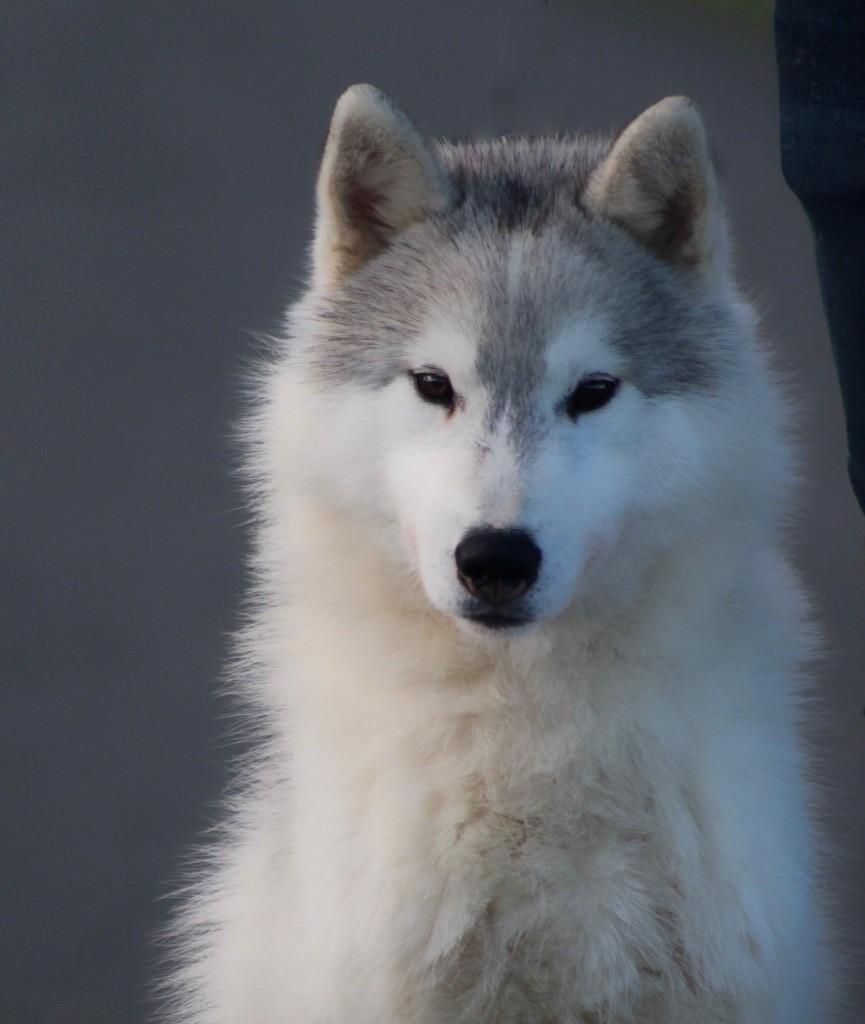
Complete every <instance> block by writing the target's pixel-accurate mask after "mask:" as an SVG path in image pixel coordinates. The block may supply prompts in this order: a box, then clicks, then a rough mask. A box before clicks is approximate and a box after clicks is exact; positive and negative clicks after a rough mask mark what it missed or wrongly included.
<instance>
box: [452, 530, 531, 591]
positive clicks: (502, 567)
mask: <svg viewBox="0 0 865 1024" xmlns="http://www.w3.org/2000/svg"><path fill="white" fill-rule="evenodd" d="M454 557H455V558H456V563H457V576H458V577H459V581H460V583H462V585H463V586H464V587H465V588H466V590H467V591H468V592H469V593H470V594H471V595H472V597H478V598H480V599H481V600H482V601H486V602H487V604H504V603H505V602H506V601H514V600H516V598H518V597H522V596H523V594H525V592H526V591H527V590H528V589H529V587H531V585H532V584H533V583H534V582H535V580H536V579H537V578H538V569H540V567H541V552H540V548H538V546H537V544H535V542H534V541H533V540H532V538H531V537H530V536H529V534H528V533H526V531H525V530H492V529H479V530H471V531H469V533H467V534H466V535H465V537H463V539H462V540H461V541H460V542H459V544H457V548H456V551H455V552H454Z"/></svg>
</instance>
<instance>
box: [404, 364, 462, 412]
mask: <svg viewBox="0 0 865 1024" xmlns="http://www.w3.org/2000/svg"><path fill="white" fill-rule="evenodd" d="M409 376H410V377H411V378H412V380H414V386H415V390H416V391H417V393H418V394H419V395H420V396H421V398H422V399H423V400H424V401H425V402H432V404H433V405H444V406H446V407H447V408H449V409H452V408H453V404H454V389H453V387H452V386H451V382H450V380H449V378H448V376H447V374H445V373H439V372H438V371H437V370H415V371H412V372H411V373H410V374H409Z"/></svg>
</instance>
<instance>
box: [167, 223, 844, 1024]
mask: <svg viewBox="0 0 865 1024" xmlns="http://www.w3.org/2000/svg"><path fill="white" fill-rule="evenodd" d="M524 258H525V253H524V250H523V245H522V242H521V241H520V240H517V241H515V243H514V248H513V251H512V254H511V259H510V261H509V264H508V281H509V287H510V289H511V292H513V291H514V289H516V288H517V287H518V280H519V277H520V274H521V267H522V261H523V260H524ZM314 302H315V297H314V296H313V297H311V298H310V299H308V300H306V301H305V303H302V304H300V305H299V306H298V307H297V308H296V309H295V311H294V312H293V314H292V333H293V334H294V336H295V337H297V338H300V339H302V338H303V337H304V332H305V322H306V319H305V318H307V317H308V316H310V315H311V312H310V311H311V309H312V305H314ZM737 309H738V313H737V315H738V316H739V318H740V321H741V329H742V331H743V334H745V335H748V334H750V332H751V331H752V327H751V324H750V318H749V316H748V314H747V312H746V311H745V310H744V307H737ZM605 331H606V325H605V324H604V322H603V321H602V320H599V319H598V318H597V317H589V316H586V317H580V316H579V315H576V314H575V315H574V316H572V317H571V318H570V319H569V320H568V321H567V322H566V323H564V324H563V325H562V326H561V328H560V330H559V332H558V334H557V335H556V336H555V337H554V338H551V339H550V341H549V343H548V346H547V351H546V360H547V375H546V378H545V381H544V383H543V386H542V387H541V389H540V392H539V397H538V398H537V403H538V410H539V412H538V417H539V422H540V423H541V428H540V429H539V430H538V433H537V440H536V442H534V443H533V445H532V446H531V447H530V449H529V450H528V451H522V452H521V454H516V453H517V448H518V446H517V445H515V438H513V437H512V436H510V433H509V423H508V419H507V417H504V418H503V419H501V420H499V421H498V424H497V426H496V428H495V429H494V430H492V431H490V430H487V428H486V427H485V425H484V424H485V419H484V412H485V409H486V403H487V402H488V400H489V395H488V394H487V393H486V392H485V390H484V386H483V384H482V382H481V381H480V380H479V379H477V377H476V374H475V368H474V352H475V344H476V341H475V339H474V338H473V337H472V336H471V333H470V332H469V331H467V329H466V327H465V324H464V323H463V324H462V325H460V323H457V322H456V321H454V320H449V319H448V317H447V316H446V315H445V314H444V313H443V314H442V315H441V316H439V317H434V318H433V319H432V320H431V322H430V323H429V324H428V325H427V327H426V328H425V330H423V331H421V332H420V333H419V334H418V337H417V338H416V339H414V341H413V342H412V343H411V345H410V347H409V349H408V351H407V355H406V360H407V367H406V368H407V369H409V368H411V367H413V366H414V367H416V366H422V365H431V366H436V367H441V368H443V369H445V370H446V371H447V372H448V373H449V374H450V375H451V378H452V380H453V383H454V387H455V389H456V390H457V392H458V393H459V395H460V396H461V398H462V399H463V403H464V404H463V405H462V407H461V408H460V409H459V410H458V412H457V413H455V414H454V416H453V417H451V418H450V419H447V418H445V417H444V416H443V415H442V411H441V409H440V408H437V407H435V406H431V405H429V404H428V403H424V402H422V401H421V400H419V398H418V396H417V395H416V394H415V392H414V389H413V386H412V383H411V380H410V379H409V377H408V376H407V374H406V373H400V374H399V375H398V376H397V377H396V378H395V379H394V380H393V381H392V383H390V384H389V385H387V386H386V387H385V388H383V389H378V390H373V389H364V388H357V389H351V388H345V387H341V388H322V387H311V386H310V384H309V382H308V380H307V379H306V377H305V376H304V373H303V371H302V367H301V366H300V364H299V363H298V361H297V360H291V359H285V360H280V361H279V362H278V364H277V365H276V366H274V367H273V370H272V374H271V376H270V377H269V378H268V381H267V384H266V394H265V397H264V401H263V403H262V407H261V411H260V412H259V415H258V419H257V421H256V425H255V427H254V438H255V443H256V444H257V449H256V451H257V454H256V456H255V459H256V463H255V468H256V472H257V474H258V478H259V481H260V491H261V494H262V498H261V501H262V509H261V513H262V527H261V534H260V539H259V556H258V564H259V569H260V571H261V574H262V580H261V584H260V587H261V593H263V595H264V596H263V597H261V599H260V600H261V609H260V611H259V612H258V614H257V619H256V624H255V626H254V628H253V629H252V630H251V631H250V633H249V636H248V638H247V642H248V646H249V648H250V650H251V652H252V659H253V668H252V670H251V677H253V678H254V684H255V686H256V687H257V688H258V696H259V700H260V704H261V706H262V707H263V708H264V710H265V716H266V725H267V728H268V731H269V734H270V736H271V740H270V741H269V744H268V746H267V751H266V756H264V757H262V758H260V759H259V760H257V761H256V763H255V766H254V769H253V774H252V782H251V783H250V784H248V785H247V786H246V787H245V788H244V790H243V795H242V799H241V802H240V808H239V811H238V813H237V816H236V820H235V821H234V823H233V825H232V826H231V828H230V829H229V832H228V836H227V838H226V840H225V842H224V843H223V845H222V847H221V848H220V852H219V853H218V855H217V860H216V867H215V869H214V870H212V871H211V872H210V873H209V875H208V877H207V880H206V882H205V884H204V886H203V888H202V893H201V895H200V896H199V897H198V898H197V900H196V901H195V902H193V904H192V905H191V909H190V911H189V920H188V922H187V927H188V929H189V932H188V933H189V934H190V935H191V936H192V938H191V939H188V940H187V953H188V960H189V962H188V964H187V966H186V968H185V969H183V970H181V971H180V972H179V974H178V976H177V979H176V985H177V987H178V988H179V989H181V990H182V991H184V995H185V1000H184V1003H185V1010H184V1011H183V1012H184V1014H185V1015H184V1017H183V1019H184V1020H188V1021H196V1022H198V1024H385V1022H386V1024H397V1022H399V1024H445V1022H447V1024H462V1022H465V1024H469V1022H473V1024H477V1022H490V1024H493V1022H495V1024H508V1022H513V1024H548V1022H556V1024H565V1022H568V1024H578V1022H581V1024H818V1022H822V1021H824V1020H825V1017H824V1016H823V1013H824V997H825V989H826V987H827V985H826V981H827V977H826V972H827V967H826V963H825V956H824V952H823V938H822V926H821V923H820V917H819V914H818V911H817V909H816V905H815V900H816V897H815V883H814V881H813V873H814V868H813V849H812V847H813V840H812V834H811V826H810V823H809V818H808V813H807V806H806V805H807V790H806V784H805V781H804V776H805V765H804V760H803V754H802V751H801V745H800V740H799V738H798V721H799V718H800V714H801V705H800V699H799V690H800V683H799V671H800V666H801V664H802V662H803V659H805V658H806V657H807V656H808V654H809V651H810V643H811V638H810V633H809V629H808V626H807V625H806V623H807V612H806V608H805V603H804V600H803V596H802V592H801V588H800V586H799V584H798V582H797V581H796V579H795V577H794V575H793V574H792V572H791V571H790V569H789V568H788V566H787V564H786V562H785V561H784V558H783V557H782V556H781V555H780V554H779V551H778V543H777V531H778V528H777V525H776V524H777V519H778V516H777V509H778V507H779V503H780V502H781V501H782V496H783V495H784V494H785V493H786V488H787V483H788V480H789V474H790V469H789V466H790V456H789V452H788V450H787V447H786V445H785V443H784V441H783V440H782V437H781V423H782V410H781V405H780V401H779V399H778V396H777V394H776V390H775V388H774V384H773V381H772V380H771V379H770V376H769V373H768V371H767V369H766V367H765V365H764V361H763V358H762V356H761V354H760V353H759V351H758V349H757V348H756V346H755V345H754V344H753V342H752V341H750V340H749V341H747V345H746V349H747V354H746V355H744V356H743V359H742V363H741V365H740V366H739V367H738V368H737V369H736V370H735V371H733V370H731V371H730V375H729V379H728V380H726V381H725V382H724V383H723V386H721V387H719V388H717V389H715V390H713V391H712V392H711V393H705V392H701V393H700V394H699V395H697V396H694V395H692V396H690V397H686V396H666V397H655V398H648V397H646V396H644V395H643V394H642V393H641V392H639V390H638V389H637V388H635V387H633V386H631V385H630V384H629V383H628V381H627V380H625V381H624V382H623V384H622V387H621V390H620V393H619V394H618V395H617V396H616V398H615V399H614V400H613V402H611V403H610V404H609V405H608V406H606V407H604V408H603V409H601V410H599V411H597V412H596V413H593V414H591V416H587V417H585V418H584V421H578V422H577V423H576V424H575V423H573V422H572V421H570V420H569V419H568V418H567V417H563V416H562V415H561V413H560V412H558V413H557V412H556V408H557V403H559V402H560V401H561V399H562V397H563V388H564V390H567V386H566V385H564V384H563V382H570V386H573V384H575V383H576V382H577V381H578V380H579V379H580V377H581V376H582V375H583V374H585V373H589V372H612V373H615V372H620V370H621V368H620V366H619V364H618V362H617V360H618V359H619V357H618V356H617V355H616V352H615V350H614V349H613V348H612V347H611V346H610V345H609V344H608V343H607V341H606V340H605V339H606V336H605ZM478 523H489V524H492V525H498V526H503V527H507V526H512V525H519V526H522V527H528V528H529V529H530V530H531V532H532V534H533V536H535V538H536V539H537V543H538V545H539V547H541V549H542V550H543V553H544V562H543V566H542V572H541V576H540V578H539V580H538V583H537V593H538V596H537V603H538V609H539V613H538V619H537V621H535V622H534V623H533V624H532V625H531V626H529V627H527V628H523V629H521V630H517V631H514V632H507V631H505V632H504V633H501V632H499V633H487V632H485V631H484V630H483V628H482V627H477V626H470V625H466V624H465V623H464V622H461V621H459V616H458V612H457V607H458V600H459V598H460V596H461V594H460V586H459V583H458V581H457V579H456V576H455V573H454V569H453V550H454V546H455V545H456V544H457V543H458V541H459V539H460V537H461V536H463V534H464V533H465V531H466V530H467V529H469V528H471V527H472V526H475V525H477V524H478ZM196 936H197V939H196ZM196 941H197V942H198V946H197V947H196Z"/></svg>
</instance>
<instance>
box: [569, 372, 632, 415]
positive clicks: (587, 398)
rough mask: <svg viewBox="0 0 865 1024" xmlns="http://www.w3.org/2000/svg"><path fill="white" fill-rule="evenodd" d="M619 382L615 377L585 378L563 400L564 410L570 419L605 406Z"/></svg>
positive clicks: (616, 389) (617, 388)
mask: <svg viewBox="0 0 865 1024" xmlns="http://www.w3.org/2000/svg"><path fill="white" fill-rule="evenodd" d="M619 384H620V381H619V380H617V378H615V377H607V376H603V375H598V376H597V377H586V378H584V379H583V380H581V381H580V383H579V384H578V385H577V386H576V387H575V388H574V390H573V391H572V392H571V393H570V394H569V395H568V397H567V398H566V399H565V409H566V410H567V413H568V415H569V416H570V417H571V419H576V418H577V416H579V415H581V414H582V413H584V412H594V411H595V409H600V408H601V406H604V405H606V404H607V402H609V401H610V399H611V398H612V397H613V395H615V393H616V392H617V391H618V390H619Z"/></svg>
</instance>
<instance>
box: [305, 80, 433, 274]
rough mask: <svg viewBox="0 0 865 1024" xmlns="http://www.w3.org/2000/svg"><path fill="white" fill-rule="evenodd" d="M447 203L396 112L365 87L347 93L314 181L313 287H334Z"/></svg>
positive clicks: (417, 137)
mask: <svg viewBox="0 0 865 1024" xmlns="http://www.w3.org/2000/svg"><path fill="white" fill-rule="evenodd" d="M450 196H451V189H450V185H449V183H448V180H447V178H446V176H445V174H444V171H443V170H442V169H441V167H440V166H439V164H438V162H437V161H436V159H435V157H434V156H433V154H432V151H431V149H430V147H429V145H428V144H427V142H426V140H425V139H424V138H423V136H422V135H421V134H420V132H419V131H418V130H417V129H416V128H415V126H414V125H413V124H412V123H411V121H410V120H409V118H408V117H407V116H406V115H405V114H404V113H403V112H402V111H401V110H400V109H399V107H397V106H396V104H395V103H393V101H392V100H390V99H389V98H388V97H387V96H386V95H385V94H384V93H383V92H380V91H379V90H378V89H376V88H374V87H373V86H371V85H353V86H352V87H351V88H350V89H347V90H346V91H345V92H344V93H343V94H342V96H340V98H339V101H338V102H337V104H336V109H335V110H334V112H333V119H332V120H331V123H330V134H329V135H328V139H327V145H326V146H325V150H324V157H323V159H322V162H321V170H320V171H319V174H318V195H317V199H318V205H317V220H316V227H315V242H314V244H313V270H314V279H315V284H316V286H319V285H323V286H328V285H335V284H339V282H340V281H342V280H344V279H345V278H346V277H348V276H350V275H351V274H353V273H354V272H355V271H357V270H358V269H359V268H360V267H361V266H363V264H364V263H366V262H367V261H368V260H371V259H372V258H373V257H374V256H377V255H378V254H379V253H380V252H381V251H382V250H383V249H385V248H386V247H387V246H388V245H389V244H390V243H391V242H392V241H393V239H394V238H395V237H396V236H397V235H398V234H399V233H400V232H401V231H404V230H405V229H406V228H407V227H408V226H409V225H411V224H414V223H416V222H417V221H421V220H423V219H424V218H425V217H427V216H428V215H429V214H430V213H434V212H436V211H439V210H442V209H444V208H445V207H446V206H447V205H448V203H449V202H450Z"/></svg>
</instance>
